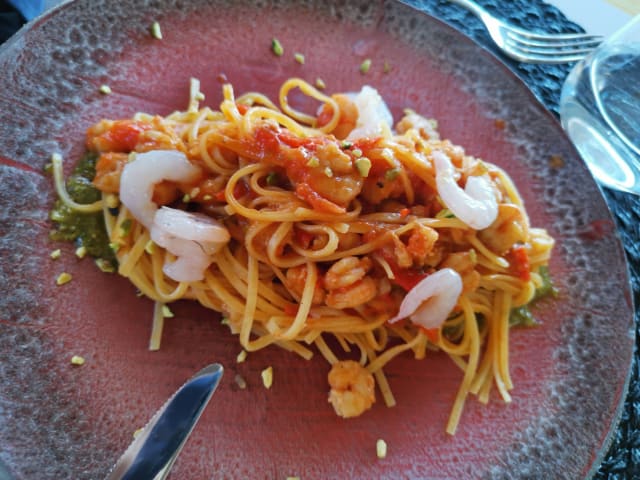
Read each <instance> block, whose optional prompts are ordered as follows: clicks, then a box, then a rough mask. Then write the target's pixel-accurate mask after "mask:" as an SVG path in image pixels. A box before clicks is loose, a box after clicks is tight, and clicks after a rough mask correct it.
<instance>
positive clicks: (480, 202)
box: [432, 150, 498, 230]
mask: <svg viewBox="0 0 640 480" xmlns="http://www.w3.org/2000/svg"><path fill="white" fill-rule="evenodd" d="M432 156H433V162H434V165H435V169H436V186H437V187H438V194H439V195H440V198H442V201H443V202H444V204H445V205H446V206H447V208H448V209H449V210H451V212H453V214H454V215H455V216H456V217H458V218H459V219H460V220H462V221H463V222H464V223H466V224H467V225H469V226H470V227H471V228H473V229H475V230H482V229H483V228H487V227H488V226H489V225H491V224H492V223H493V222H494V220H495V219H496V217H497V216H498V202H497V200H496V196H495V193H494V191H493V188H492V186H491V182H490V181H489V178H488V177H487V176H486V175H482V176H476V177H469V178H468V179H467V184H466V186H465V188H464V190H463V189H462V188H460V186H459V185H458V183H457V182H456V178H455V169H454V168H453V165H452V164H451V160H450V159H449V157H448V156H447V155H446V154H445V153H443V152H441V151H439V150H436V151H434V152H433V154H432Z"/></svg>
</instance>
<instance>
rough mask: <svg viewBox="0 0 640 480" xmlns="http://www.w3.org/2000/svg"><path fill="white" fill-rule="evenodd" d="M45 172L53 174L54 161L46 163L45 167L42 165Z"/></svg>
mask: <svg viewBox="0 0 640 480" xmlns="http://www.w3.org/2000/svg"><path fill="white" fill-rule="evenodd" d="M42 169H43V170H44V173H47V174H51V173H53V163H51V162H49V163H46V164H45V166H44V167H42Z"/></svg>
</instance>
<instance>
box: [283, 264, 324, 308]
mask: <svg viewBox="0 0 640 480" xmlns="http://www.w3.org/2000/svg"><path fill="white" fill-rule="evenodd" d="M285 277H286V284H287V285H286V286H287V288H288V289H289V290H290V291H291V292H292V293H293V294H294V295H295V296H296V297H297V300H299V299H300V298H301V297H302V292H303V291H304V286H305V285H306V283H307V266H306V265H298V266H297V267H291V268H289V269H288V270H287V273H286V274H285ZM318 280H320V279H319V278H318ZM324 296H325V291H324V290H323V289H322V286H321V282H320V281H318V282H316V285H315V288H314V289H313V299H312V300H311V304H312V305H322V303H323V302H324Z"/></svg>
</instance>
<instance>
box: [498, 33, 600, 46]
mask: <svg viewBox="0 0 640 480" xmlns="http://www.w3.org/2000/svg"><path fill="white" fill-rule="evenodd" d="M505 31H506V34H507V36H508V37H509V39H511V40H513V41H514V42H516V43H519V44H522V45H527V46H531V47H593V48H595V47H597V46H598V45H600V43H602V37H599V36H597V35H589V36H583V37H581V38H578V37H574V38H575V39H574V40H565V39H562V38H559V37H555V36H553V37H551V36H549V37H546V38H547V39H546V40H544V41H543V40H540V39H531V38H530V37H523V36H522V35H521V34H520V33H515V32H511V31H508V30H505Z"/></svg>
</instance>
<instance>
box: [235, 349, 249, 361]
mask: <svg viewBox="0 0 640 480" xmlns="http://www.w3.org/2000/svg"><path fill="white" fill-rule="evenodd" d="M246 359H247V351H246V350H241V351H240V353H239V354H238V356H237V357H236V362H237V363H242V362H244V361H245V360H246Z"/></svg>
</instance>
